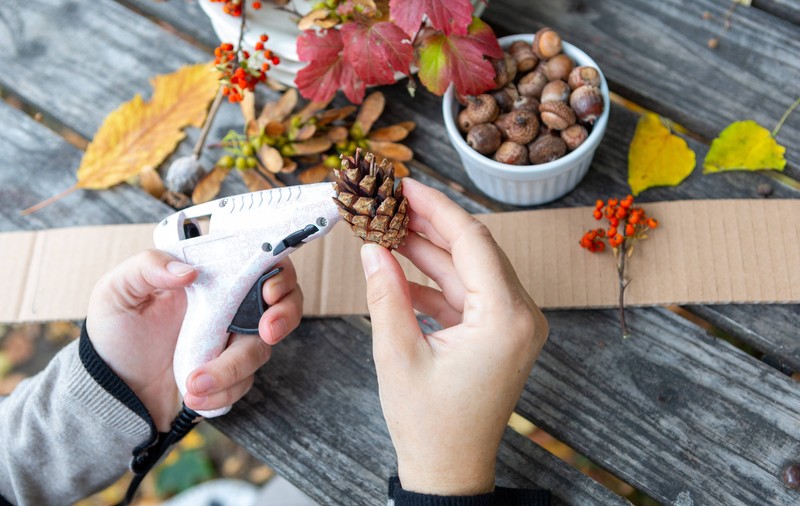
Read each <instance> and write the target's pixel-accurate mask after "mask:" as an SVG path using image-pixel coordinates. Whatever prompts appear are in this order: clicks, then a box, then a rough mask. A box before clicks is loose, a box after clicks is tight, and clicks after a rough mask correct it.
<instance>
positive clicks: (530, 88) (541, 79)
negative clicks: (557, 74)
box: [517, 71, 547, 99]
mask: <svg viewBox="0 0 800 506" xmlns="http://www.w3.org/2000/svg"><path fill="white" fill-rule="evenodd" d="M546 84H547V76H546V75H544V72H536V71H533V72H530V73H528V74H525V75H524V76H523V77H522V79H520V80H519V83H517V90H519V94H520V95H523V96H525V97H533V98H537V99H538V98H539V97H540V96H541V95H542V90H543V89H544V87H545V85H546Z"/></svg>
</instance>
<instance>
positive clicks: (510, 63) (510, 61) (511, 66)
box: [503, 53, 519, 84]
mask: <svg viewBox="0 0 800 506" xmlns="http://www.w3.org/2000/svg"><path fill="white" fill-rule="evenodd" d="M503 58H504V59H505V61H506V72H508V83H513V82H514V79H516V78H517V72H518V71H519V68H518V67H517V60H515V59H514V57H513V56H511V55H510V54H508V53H503ZM508 83H506V84H508Z"/></svg>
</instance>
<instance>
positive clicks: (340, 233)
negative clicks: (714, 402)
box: [0, 200, 800, 322]
mask: <svg viewBox="0 0 800 506" xmlns="http://www.w3.org/2000/svg"><path fill="white" fill-rule="evenodd" d="M644 207H645V208H646V209H647V212H648V214H650V215H652V216H655V217H657V218H658V219H659V221H660V223H661V226H660V227H659V228H658V229H656V230H654V231H652V232H651V233H650V238H649V239H647V240H646V241H643V242H641V243H640V244H638V245H637V246H636V251H635V252H634V255H633V257H632V259H631V261H630V262H629V263H628V268H629V270H628V277H629V278H630V279H631V283H630V285H629V287H628V289H627V291H626V304H627V305H629V306H649V305H666V304H731V303H758V304H769V303H796V302H800V262H798V259H800V221H798V220H796V219H794V218H795V217H797V216H800V200H711V201H699V200H698V201H681V202H662V203H656V204H647V205H645V206H644ZM591 211H592V210H591V209H590V208H569V209H553V210H541V211H520V212H514V213H496V214H489V215H481V216H478V218H479V219H480V220H482V221H483V222H484V223H486V224H487V226H488V227H489V228H490V230H491V231H492V233H493V235H494V237H495V239H496V240H497V242H498V243H499V244H500V246H501V247H502V248H503V249H504V250H505V252H506V254H507V255H508V257H509V259H510V260H511V262H512V263H513V265H514V267H515V269H516V271H517V274H518V275H519V277H520V279H521V280H522V283H523V285H524V286H525V287H526V288H527V289H528V291H529V293H530V294H531V296H532V297H533V299H534V300H535V301H536V302H537V303H538V304H539V305H540V306H541V307H544V308H550V309H555V308H600V307H614V306H616V304H617V296H618V292H617V289H618V288H617V276H616V270H615V267H614V260H613V255H612V254H611V253H610V251H606V252H605V253H602V254H591V253H588V252H587V251H585V250H583V249H581V248H580V247H579V246H578V240H579V239H580V237H581V235H582V234H583V232H584V231H585V230H588V229H590V228H593V227H596V226H597V224H598V222H596V221H594V219H592V217H591ZM154 226H155V225H115V226H102V227H83V228H65V229H53V230H45V231H35V232H11V233H4V234H0V262H2V271H0V273H1V275H0V281H2V286H3V287H4V290H3V291H2V292H1V293H0V322H31V321H50V320H75V319H80V318H83V317H84V316H85V312H86V307H87V304H88V300H89V294H90V293H91V289H92V287H93V286H94V284H95V282H96V281H97V280H98V279H99V277H100V276H101V275H102V274H103V273H104V272H106V271H108V270H110V269H111V268H113V267H114V266H115V265H117V264H118V263H119V262H121V261H122V260H123V259H124V258H126V257H128V256H131V255H134V254H136V253H137V252H139V251H142V250H144V249H146V248H149V247H151V246H152V231H153V227H154ZM359 247H360V241H358V240H356V239H355V238H353V237H352V235H351V234H350V231H349V230H348V228H347V227H346V226H344V225H341V226H339V227H337V228H336V229H335V230H334V231H333V232H332V233H331V234H329V235H328V236H326V237H325V238H323V239H321V240H318V241H315V242H312V243H311V244H309V245H307V246H304V247H303V248H301V249H300V250H298V251H297V252H295V253H293V254H292V260H293V261H294V263H295V266H296V267H297V271H298V277H299V280H300V283H301V285H302V287H303V292H304V294H305V307H304V311H305V315H306V316H338V315H348V314H366V313H367V305H366V299H365V292H366V291H365V283H364V275H363V273H362V269H361V262H360V257H359V253H358V250H359ZM400 258H401V263H402V264H403V267H404V269H405V270H406V273H407V274H408V276H409V279H412V280H414V281H417V282H420V283H428V284H431V285H432V286H435V285H434V284H433V283H432V282H431V281H430V280H428V279H427V278H426V277H425V276H424V275H423V274H422V273H420V272H419V271H417V270H416V268H414V267H413V266H411V265H410V263H409V262H408V261H407V260H405V259H404V258H402V257H400Z"/></svg>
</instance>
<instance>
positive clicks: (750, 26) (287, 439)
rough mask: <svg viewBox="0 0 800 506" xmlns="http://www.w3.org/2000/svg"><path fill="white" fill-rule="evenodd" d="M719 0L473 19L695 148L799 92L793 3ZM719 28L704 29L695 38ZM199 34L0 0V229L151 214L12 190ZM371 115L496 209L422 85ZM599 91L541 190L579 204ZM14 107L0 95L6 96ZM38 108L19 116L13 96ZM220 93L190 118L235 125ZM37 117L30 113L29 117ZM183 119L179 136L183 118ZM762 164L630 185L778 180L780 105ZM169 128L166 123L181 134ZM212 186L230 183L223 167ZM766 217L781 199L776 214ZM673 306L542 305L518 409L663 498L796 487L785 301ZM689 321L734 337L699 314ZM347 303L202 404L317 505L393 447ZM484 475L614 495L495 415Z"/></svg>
mask: <svg viewBox="0 0 800 506" xmlns="http://www.w3.org/2000/svg"><path fill="white" fill-rule="evenodd" d="M729 7H730V3H729V2H727V1H724V0H696V1H692V2H690V1H679V0H660V1H658V2H652V1H647V0H605V1H602V2H601V1H600V0H562V1H557V0H540V1H537V2H524V1H522V0H514V1H512V0H506V1H503V2H501V1H493V2H491V5H490V7H489V9H488V10H487V12H486V13H485V15H484V18H485V19H486V20H488V22H489V23H490V24H491V26H493V27H494V28H495V30H496V31H497V33H498V35H506V34H510V33H520V32H526V33H532V32H533V31H535V30H537V29H538V28H540V27H542V26H544V25H549V26H552V27H554V28H556V29H557V30H559V31H560V32H561V34H562V36H563V37H564V38H565V39H566V40H568V41H570V42H573V43H575V44H576V45H578V46H579V47H581V48H583V49H585V50H586V51H587V52H588V53H589V54H591V55H592V56H593V57H594V58H595V60H597V61H598V63H599V64H600V65H601V67H602V68H603V70H604V72H605V74H606V76H607V78H608V79H609V81H610V85H611V88H612V90H613V91H614V92H615V93H617V94H618V95H619V96H621V97H624V98H626V99H629V100H631V101H633V102H635V103H637V104H639V105H641V106H644V107H646V108H648V109H651V110H654V111H656V112H658V113H659V114H661V115H663V116H665V117H667V118H671V119H672V120H674V121H676V122H678V123H680V124H682V125H684V126H685V127H687V128H688V129H689V130H690V131H691V132H693V135H692V136H691V138H690V140H689V143H690V145H691V147H692V148H693V149H695V151H697V153H698V159H699V160H702V158H703V156H704V154H705V152H706V150H707V149H708V140H709V139H712V138H713V137H714V136H715V135H716V134H717V133H718V132H719V131H720V130H721V129H722V128H723V127H724V126H726V125H727V124H728V123H730V122H731V121H734V120H739V119H746V118H752V119H754V120H756V121H758V122H759V123H761V124H763V125H765V126H769V127H771V126H772V125H773V124H774V123H775V122H776V121H777V119H778V118H779V117H780V115H781V113H782V112H783V110H784V109H785V108H786V107H787V106H788V105H789V104H790V103H791V101H792V100H794V98H796V96H797V95H798V93H800V85H798V83H800V4H798V2H796V1H794V0H761V1H759V0H753V5H752V7H750V8H744V7H740V8H739V9H737V10H736V12H735V15H734V17H733V24H732V26H731V28H730V29H729V30H728V31H725V32H723V28H722V25H721V23H720V22H719V21H716V22H715V21H709V20H705V19H704V18H703V12H704V11H708V12H711V13H713V15H714V16H715V17H716V18H717V19H719V18H721V17H722V16H723V15H724V12H725V11H726V10H727V9H728V8H729ZM711 37H719V39H720V43H719V46H718V47H717V48H716V49H713V50H712V49H709V48H708V47H707V41H708V39H710V38H711ZM216 43H217V41H216V39H215V36H214V34H213V32H212V30H211V28H210V25H209V23H208V21H207V19H206V18H205V17H204V16H203V15H202V13H201V12H200V10H199V8H198V6H197V5H196V4H194V3H191V2H187V1H184V0H173V1H172V2H169V3H159V2H154V1H151V0H119V1H113V0H95V1H92V2H78V1H75V0H72V1H70V0H26V1H16V2H15V1H6V2H2V3H0V68H2V71H0V91H2V94H3V96H4V97H5V98H6V101H4V102H0V123H1V124H2V125H3V133H2V135H0V160H2V165H1V167H2V168H0V216H2V220H0V229H2V230H17V229H39V228H47V227H62V226H72V225H87V224H101V223H136V222H153V221H156V220H158V219H159V218H161V217H163V216H164V215H166V214H168V213H169V212H170V209H169V208H168V207H166V206H165V205H163V204H161V203H160V202H158V201H156V200H154V199H152V198H150V197H149V196H147V195H146V194H144V193H143V192H142V191H140V190H139V189H137V188H133V187H127V186H121V187H117V188H115V189H113V190H110V191H103V192H96V193H95V192H83V193H77V194H74V195H72V196H70V197H68V198H66V199H64V200H63V201H61V202H59V203H57V204H55V205H53V206H52V207H50V208H48V209H45V210H43V211H41V212H38V213H36V214H34V215H32V216H27V217H23V216H21V215H20V214H19V210H20V209H23V208H25V207H28V206H29V205H32V204H34V203H36V202H38V201H40V200H42V199H44V198H46V197H49V196H50V195H52V194H54V193H55V192H57V191H59V190H62V189H65V188H67V187H68V186H70V185H72V184H73V182H74V181H75V168H76V167H77V165H78V162H79V160H80V157H81V150H82V149H83V148H84V147H85V142H86V139H90V138H91V137H92V136H93V134H94V132H95V131H96V130H97V128H98V126H99V125H100V123H101V121H102V120H103V118H104V117H105V116H106V115H107V114H108V113H109V112H110V111H111V110H113V109H114V108H116V107H117V106H118V105H119V104H120V103H122V102H124V101H126V100H129V99H130V98H131V97H132V96H133V95H134V94H135V93H144V94H147V93H149V90H150V87H149V84H148V79H149V78H150V77H151V76H153V75H155V74H157V73H166V72H172V71H174V70H175V69H177V68H178V67H179V66H181V65H183V64H186V63H192V62H200V61H207V60H209V59H210V48H212V47H214V46H215V45H216ZM385 93H386V95H387V98H388V106H387V111H386V113H385V117H384V119H383V120H384V121H387V122H388V121H394V120H407V119H413V120H415V121H416V122H417V124H418V130H417V132H416V133H414V134H413V135H412V136H411V138H410V139H409V144H410V145H411V146H412V147H413V149H414V151H415V153H416V162H415V163H413V165H412V170H413V175H414V176H415V177H417V178H418V179H420V180H422V181H424V182H426V183H428V184H432V185H434V186H436V187H438V188H441V189H443V190H444V191H446V192H447V193H448V194H449V195H451V196H452V197H453V198H455V199H457V200H458V201H459V202H460V203H461V204H462V205H463V206H464V207H465V208H467V209H468V210H470V211H472V212H485V211H499V210H504V209H508V207H506V206H502V205H498V204H497V203H493V202H491V201H489V200H488V199H486V198H485V197H481V196H480V193H479V191H478V190H477V189H476V188H475V187H474V186H473V185H472V184H471V182H470V181H469V180H468V178H467V177H466V175H465V174H464V172H463V170H462V169H461V168H460V166H459V163H458V161H457V157H456V156H455V152H454V150H453V149H452V148H451V146H450V144H449V142H448V140H447V138H446V135H445V133H444V128H443V125H442V121H441V116H440V114H439V112H438V111H439V110H440V99H438V98H437V97H433V96H431V95H429V94H427V93H425V92H421V93H418V96H417V97H416V98H415V99H413V100H411V99H409V98H408V96H407V95H406V92H405V90H404V88H403V85H402V84H401V85H396V86H394V87H390V88H386V89H385ZM619 103H620V101H619V100H618V101H616V103H615V104H614V105H613V106H612V111H611V122H610V126H609V129H608V132H607V134H606V137H605V140H604V141H603V143H602V145H601V146H600V148H599V150H598V152H597V155H596V157H595V160H594V164H593V166H592V168H591V170H590V172H589V174H588V175H587V177H586V178H585V179H584V181H583V182H582V183H581V184H580V186H579V187H578V188H577V189H576V190H575V191H573V192H572V193H570V194H569V195H567V196H566V197H564V198H563V199H561V200H559V201H558V202H555V203H554V204H552V206H574V205H590V204H592V203H593V202H594V201H595V199H597V198H608V197H610V196H617V195H624V194H625V193H627V185H626V166H627V158H626V155H627V147H628V143H629V141H630V139H631V136H632V134H633V131H634V127H635V124H636V121H637V118H638V116H637V114H636V113H635V112H632V111H631V110H630V109H628V108H625V107H622V106H620V105H617V104H619ZM14 106H16V107H14ZM36 114H40V115H41V116H40V117H39V116H37V119H40V121H39V122H37V121H36V120H35V119H34V118H33V117H32V116H35V115H36ZM238 118H239V117H238V113H237V111H236V109H235V108H226V109H224V110H223V113H222V114H221V116H220V117H219V118H218V119H217V121H216V122H215V124H214V129H213V131H212V138H213V137H214V136H216V137H217V138H219V137H221V136H222V135H224V133H225V132H226V131H227V130H228V129H229V128H236V127H238V126H239V119H238ZM49 127H50V128H49ZM192 135H194V136H196V132H193V133H192ZM779 141H780V142H782V143H783V144H784V145H786V146H788V148H789V149H788V152H787V158H788V160H789V166H788V168H787V170H786V171H785V172H784V173H783V174H764V173H729V174H722V175H714V176H701V175H700V174H699V172H700V171H699V170H698V171H696V173H695V175H693V176H692V177H690V178H689V180H688V181H687V182H685V183H684V184H683V185H681V186H680V187H678V188H664V189H654V190H650V191H647V192H646V193H645V194H643V195H642V197H641V200H642V201H648V200H649V201H654V200H674V199H687V198H689V199H696V198H758V197H759V194H758V192H757V187H758V186H759V185H764V184H767V185H770V186H771V187H772V189H773V193H772V196H773V197H784V198H785V197H789V198H792V197H797V196H798V195H800V194H799V193H798V189H799V188H800V183H799V182H798V178H800V116H797V115H795V116H794V117H793V118H792V119H791V120H790V121H789V122H788V123H787V124H786V125H785V126H784V127H783V130H782V131H781V133H780V136H779ZM189 149H190V142H186V143H184V145H183V146H182V147H181V152H182V153H185V152H187V151H188V150H189ZM223 191H224V192H226V193H228V194H233V193H240V192H243V191H246V189H245V187H244V186H243V185H242V184H241V183H237V182H236V180H235V179H234V178H229V181H228V182H227V183H226V185H225V187H224V188H223ZM776 219H777V220H791V219H797V217H794V216H779V217H776ZM684 309H685V310H686V311H687V312H688V313H686V314H688V315H690V317H687V316H686V315H683V316H682V315H679V314H676V313H675V312H673V311H670V310H668V309H665V308H651V309H637V310H631V311H630V315H629V318H630V326H631V328H632V330H633V331H634V333H635V335H636V337H635V338H632V339H629V340H626V341H622V340H620V339H619V338H618V322H617V319H616V314H615V313H614V311H610V310H608V311H596V310H594V311H551V312H549V313H548V314H547V316H548V318H549V320H550V325H551V335H550V340H549V342H548V343H547V345H546V346H545V349H544V352H543V354H542V356H541V358H540V359H539V362H538V363H537V365H536V367H535V369H534V371H533V373H532V375H531V377H530V380H529V382H528V385H527V387H526V389H525V391H524V393H523V395H522V399H521V400H520V402H519V406H518V408H517V411H518V413H520V414H521V415H522V416H523V417H525V418H527V419H529V420H531V421H533V422H534V423H535V424H536V425H538V426H540V427H542V428H544V429H545V430H547V431H548V432H549V433H550V434H552V435H554V436H555V437H557V438H558V439H560V440H562V441H564V442H566V443H567V444H569V445H570V446H572V447H573V448H575V449H577V450H578V451H580V452H581V453H583V454H584V455H586V456H587V457H588V458H590V459H591V460H593V461H594V462H596V463H598V464H599V465H600V466H602V467H604V468H605V469H607V470H609V471H610V472H611V473H613V474H616V475H618V476H619V477H621V478H622V479H624V480H625V481H627V482H628V483H630V484H632V485H633V486H635V487H637V488H639V489H641V490H642V491H644V492H645V493H646V494H648V495H650V496H651V497H653V498H655V499H657V500H658V501H659V502H662V503H665V504H678V505H683V506H685V505H691V504H695V505H700V504H702V505H712V504H718V505H726V506H730V505H777V504H786V505H788V504H800V491H797V490H790V489H788V488H786V487H785V486H784V483H783V481H782V472H783V470H784V469H785V468H786V467H787V466H788V465H790V464H792V463H794V462H800V390H799V389H798V385H797V383H796V382H795V381H794V380H792V379H791V378H790V377H789V376H788V373H789V372H790V371H793V370H800V346H799V343H800V338H798V336H797V331H796V325H795V322H797V320H798V317H799V316H800V307H798V306H796V305H791V306H757V307H756V306H703V307H687V308H684ZM698 321H705V322H707V323H708V324H710V325H712V326H713V327H716V328H717V329H719V331H720V332H724V333H725V334H726V335H728V336H730V337H731V339H732V340H733V341H735V342H738V343H740V344H743V345H745V347H747V348H749V349H750V350H751V353H750V354H748V353H745V352H743V351H741V349H740V348H741V347H735V346H733V345H731V344H729V342H728V340H723V339H720V338H719V337H716V335H719V333H716V334H715V335H712V334H710V333H709V332H707V331H705V330H703V328H702V327H701V326H699V325H698ZM369 332H370V329H369V323H368V321H367V320H366V319H363V318H350V319H324V320H307V321H304V322H303V324H302V325H301V327H300V328H299V329H298V330H297V331H296V332H295V333H294V335H293V336H292V337H291V338H290V339H288V340H287V341H286V342H285V343H283V344H281V345H280V346H278V347H277V348H276V349H275V352H274V355H273V359H272V361H271V362H270V363H269V364H268V366H267V367H265V368H264V369H263V370H262V371H261V372H260V373H259V375H258V380H257V382H256V385H255V387H254V388H253V390H252V392H251V393H250V394H249V395H248V396H247V397H246V398H245V399H244V400H242V401H241V402H239V403H238V404H237V405H236V407H235V408H234V410H233V411H232V412H231V414H230V415H228V416H226V417H224V418H222V419H219V420H216V421H214V423H215V425H217V426H218V427H219V428H221V429H222V430H223V431H225V432H226V433H227V434H229V435H230V436H231V437H233V438H234V439H235V440H236V441H238V442H239V443H240V444H242V445H243V446H244V447H246V448H247V449H249V450H250V451H251V452H252V453H253V454H254V455H256V456H257V457H258V458H260V459H262V460H263V461H264V462H266V463H268V464H269V465H271V466H273V467H274V468H275V469H276V470H277V471H278V472H279V473H281V474H282V475H283V476H285V477H286V478H288V479H289V480H290V481H292V482H293V483H294V484H296V485H297V486H299V487H300V488H302V489H303V490H305V491H306V492H307V493H308V494H309V495H311V496H312V497H314V498H315V499H317V500H319V501H320V502H322V503H325V504H379V503H382V502H383V501H384V496H385V489H386V478H387V476H389V475H390V474H391V473H392V470H393V466H394V456H393V451H392V447H391V444H390V441H389V438H388V434H387V431H386V428H385V426H384V422H383V419H382V417H381V412H380V406H379V402H378V395H377V387H376V379H375V373H374V367H373V363H372V359H371V351H370V346H371V344H370V338H369ZM498 482H499V483H501V484H506V485H514V486H541V487H547V488H550V489H552V490H553V492H554V494H555V496H556V498H557V500H556V502H557V503H559V504H562V503H564V504H581V505H583V504H604V505H606V504H623V503H625V502H626V501H625V500H623V499H621V498H619V497H617V496H615V495H614V494H613V493H611V492H610V491H609V490H607V489H605V488H603V487H602V486H600V485H599V484H597V483H596V482H594V481H592V480H591V479H590V478H588V477H585V476H584V475H582V474H580V473H579V472H577V471H576V470H574V469H573V468H572V467H570V466H569V465H567V464H566V463H564V462H562V461H560V460H559V459H558V458H556V457H554V456H553V455H551V454H549V453H548V452H546V451H544V450H543V449H542V448H540V447H539V446H537V445H535V444H533V443H532V442H530V441H529V440H527V439H525V438H523V437H521V436H518V435H516V434H515V433H512V432H511V431H509V432H508V433H507V434H506V438H505V440H504V442H503V446H502V449H501V452H500V458H499V462H498Z"/></svg>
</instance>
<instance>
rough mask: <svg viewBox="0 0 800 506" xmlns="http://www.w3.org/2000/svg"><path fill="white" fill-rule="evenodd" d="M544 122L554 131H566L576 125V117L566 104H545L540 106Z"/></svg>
mask: <svg viewBox="0 0 800 506" xmlns="http://www.w3.org/2000/svg"><path fill="white" fill-rule="evenodd" d="M539 112H540V113H541V115H542V122H543V123H544V124H545V125H547V126H548V127H550V128H552V129H553V130H564V129H565V128H567V127H569V126H572V125H574V124H575V121H576V119H577V118H576V117H575V111H573V110H572V109H571V108H570V107H569V106H568V105H567V104H565V103H564V102H544V103H542V104H541V105H540V106H539Z"/></svg>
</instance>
